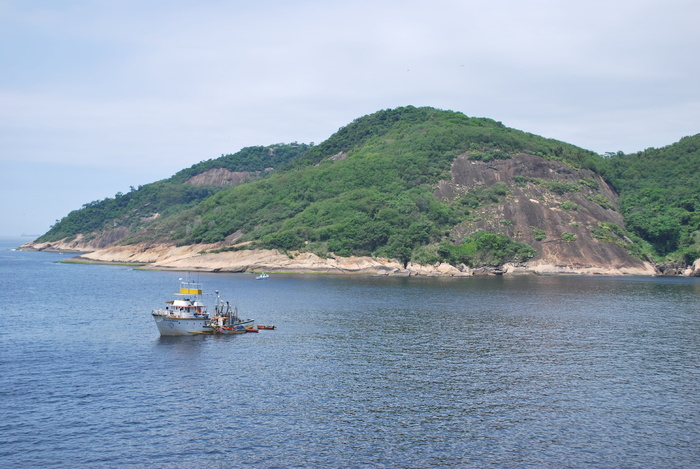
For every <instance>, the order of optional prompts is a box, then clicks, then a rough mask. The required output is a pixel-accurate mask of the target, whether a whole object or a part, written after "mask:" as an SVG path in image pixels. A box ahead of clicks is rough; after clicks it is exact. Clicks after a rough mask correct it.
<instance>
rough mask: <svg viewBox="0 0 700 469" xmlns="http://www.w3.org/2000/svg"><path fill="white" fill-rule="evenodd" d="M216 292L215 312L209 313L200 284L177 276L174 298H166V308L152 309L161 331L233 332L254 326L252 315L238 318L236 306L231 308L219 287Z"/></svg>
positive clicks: (174, 333) (165, 333)
mask: <svg viewBox="0 0 700 469" xmlns="http://www.w3.org/2000/svg"><path fill="white" fill-rule="evenodd" d="M215 293H216V303H215V306H214V314H213V316H210V315H209V312H208V310H207V306H206V305H205V304H204V301H203V291H202V286H201V284H199V283H196V282H191V281H189V280H183V279H180V290H179V292H178V293H176V294H175V299H174V300H170V301H166V304H167V306H166V307H165V309H158V310H153V311H152V312H151V315H152V316H153V319H154V320H155V321H156V326H158V331H159V332H160V335H162V336H183V335H196V334H234V333H239V332H246V329H248V328H252V327H255V324H254V322H253V320H252V319H243V320H242V319H240V318H239V317H238V309H237V308H236V309H231V304H230V303H229V302H228V301H227V302H226V303H224V302H223V301H222V300H221V298H220V297H219V292H218V290H217V291H215Z"/></svg>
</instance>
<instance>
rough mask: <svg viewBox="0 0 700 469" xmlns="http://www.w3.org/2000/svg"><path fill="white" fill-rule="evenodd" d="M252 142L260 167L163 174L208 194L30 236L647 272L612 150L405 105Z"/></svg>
mask: <svg viewBox="0 0 700 469" xmlns="http://www.w3.org/2000/svg"><path fill="white" fill-rule="evenodd" d="M259 148H261V149H262V150H259V151H257V153H255V154H256V155H257V156H256V158H255V160H256V165H257V166H254V167H252V166H243V165H241V164H240V163H241V162H242V161H243V160H245V158H244V156H246V154H247V153H246V154H242V155H241V157H240V158H236V156H235V155H233V156H231V155H229V156H228V157H227V162H226V164H225V165H224V164H222V163H221V162H219V159H217V160H210V161H209V162H205V163H206V164H204V163H201V164H200V165H199V166H198V165H195V166H193V167H192V168H190V170H185V171H183V172H181V173H182V174H181V173H178V175H176V176H177V177H174V178H173V179H171V180H169V185H168V186H167V188H168V190H170V191H173V190H175V191H177V190H182V187H183V186H188V187H189V188H199V189H207V190H210V191H212V193H211V195H208V196H206V197H203V198H201V199H197V200H192V201H189V202H188V203H187V204H179V205H177V206H176V205H172V204H171V205H170V206H167V207H166V210H163V211H160V210H155V209H154V207H153V206H152V205H158V204H152V203H151V202H150V200H149V197H146V195H147V194H146V192H145V191H144V189H143V188H139V189H138V190H136V191H134V192H135V194H134V195H133V196H132V197H133V199H134V200H139V203H140V205H138V206H134V205H133V204H132V206H131V208H130V210H131V211H132V212H130V213H129V212H128V211H126V212H122V213H123V214H122V218H119V219H114V220H109V219H108V220H107V223H105V222H104V220H103V223H102V227H101V228H98V229H94V230H91V231H88V230H84V231H81V232H78V233H75V232H74V233H72V234H71V235H70V236H64V237H62V238H61V237H60V234H61V233H63V232H65V230H64V228H65V227H64V226H62V225H64V223H63V221H62V222H61V223H59V224H58V227H54V228H57V229H53V228H52V232H49V233H47V235H45V236H44V237H42V238H40V239H39V240H37V242H36V243H34V245H33V246H34V247H36V248H39V249H42V248H47V247H49V246H51V247H54V248H56V247H60V248H64V249H65V248H66V247H71V248H73V249H76V250H88V251H93V250H95V249H97V248H100V247H102V248H109V250H108V251H103V253H106V252H109V253H110V254H104V256H102V257H101V255H100V254H99V253H95V254H94V255H93V257H94V258H96V259H97V258H99V259H101V260H124V259H127V258H128V259H129V260H130V261H138V262H141V261H144V262H156V263H157V262H158V260H157V259H154V258H153V256H151V255H150V254H149V253H152V252H156V251H157V250H159V252H163V250H162V249H161V248H158V249H156V248H157V247H158V246H160V247H163V246H171V247H172V248H173V249H175V247H176V246H182V247H183V248H184V247H186V246H192V248H188V250H189V252H191V251H192V249H195V250H196V252H198V253H199V258H200V259H199V261H203V259H204V258H205V257H206V258H207V262H206V265H207V267H206V268H207V269H211V270H216V269H217V268H219V269H221V268H224V269H226V268H227V267H226V266H219V267H216V266H215V264H216V261H214V260H213V259H215V258H216V257H217V256H218V258H219V259H223V258H224V257H225V256H228V257H227V258H228V259H229V260H228V261H223V260H221V261H220V262H229V263H231V262H233V261H232V260H231V258H232V256H234V255H235V256H238V258H243V257H245V258H246V259H247V260H246V261H245V262H244V263H243V264H245V265H242V264H236V266H235V267H232V266H231V265H229V267H228V268H230V269H231V270H237V269H238V270H241V269H243V270H247V269H253V268H255V266H256V265H259V264H256V263H255V261H254V257H255V255H254V254H251V253H253V252H259V253H268V254H265V255H266V256H267V258H268V259H269V258H270V257H269V253H270V252H278V253H281V254H282V256H284V257H286V258H287V259H301V258H302V257H303V258H305V259H312V258H313V262H314V263H316V264H315V265H317V267H318V270H319V271H324V268H323V267H321V265H322V264H323V263H324V262H325V263H331V264H332V263H333V262H335V263H338V261H339V260H340V259H343V258H357V257H358V256H360V257H364V258H367V259H374V260H375V261H376V262H380V263H381V264H382V265H386V264H387V262H395V264H392V265H394V267H392V268H391V269H389V270H392V271H397V270H403V271H408V270H410V269H411V268H412V269H414V271H417V270H420V269H426V268H428V270H430V268H434V269H439V268H440V267H439V266H448V265H449V266H451V267H450V269H453V270H452V272H453V273H454V272H467V271H469V272H472V271H474V270H475V269H480V268H484V267H486V268H487V270H491V271H494V270H495V271H497V270H499V269H503V268H504V266H506V265H510V266H511V267H508V268H509V269H511V270H512V269H516V268H515V267H512V266H520V267H518V268H520V269H524V270H535V271H554V272H599V273H626V272H627V273H650V272H652V271H653V270H652V269H651V267H650V265H649V263H648V262H646V260H647V258H648V257H647V256H648V254H649V245H648V244H645V243H644V242H643V241H642V240H641V239H640V238H637V237H635V236H633V235H632V234H630V233H628V232H627V231H626V230H625V222H624V219H623V217H622V215H621V213H620V211H619V210H618V203H617V196H616V194H615V192H614V191H613V190H612V189H611V187H610V186H609V185H608V184H606V182H605V181H604V179H603V177H601V174H606V172H609V171H610V162H609V160H606V159H604V158H601V157H600V156H598V155H596V154H594V153H592V152H589V151H586V150H582V149H580V148H577V147H574V146H572V145H569V144H566V143H563V142H558V141H555V140H551V139H546V138H543V137H539V136H536V135H533V134H528V133H526V132H522V131H518V130H515V129H509V128H507V127H505V126H503V125H502V124H501V123H499V122H496V121H493V120H491V119H483V118H470V117H467V116H465V115H463V114H460V113H456V112H451V111H441V110H437V109H432V108H414V107H410V106H409V107H405V108H398V109H394V110H384V111H379V112H377V113H374V114H371V115H369V116H365V117H362V118H359V119H356V120H355V121H353V122H352V123H351V124H349V125H348V126H346V127H343V128H341V129H340V130H339V131H338V132H337V133H336V134H334V135H333V136H331V137H330V138H329V139H328V140H326V141H325V142H323V143H321V144H320V145H317V146H314V147H309V146H302V145H299V144H293V145H290V146H279V148H284V149H285V151H287V157H285V158H284V159H283V161H277V162H276V164H269V163H268V161H269V160H268V158H269V157H271V156H273V155H274V154H275V152H276V151H277V149H276V148H278V147H276V148H274V149H271V150H270V149H264V148H263V147H259ZM266 152H267V153H266ZM272 167H274V170H271V168H272ZM244 171H248V172H247V173H244ZM224 184H231V185H232V186H228V187H227V186H224ZM144 187H145V186H144ZM149 190H151V191H153V190H154V188H152V187H149ZM188 190H192V189H188ZM142 191H143V192H142ZM154 194H155V195H156V196H158V197H156V198H159V199H158V200H167V197H166V196H165V195H164V193H163V192H160V191H154ZM137 196H138V197H137ZM110 203H111V202H110ZM161 205H162V204H161ZM87 208H90V207H85V208H84V209H83V210H86V209H87ZM80 212H81V211H77V213H80ZM71 215H74V214H71ZM137 217H138V218H137ZM68 218H71V216H69V217H67V219H68ZM73 218H74V217H73ZM110 221H111V222H112V223H111V224H110V223H109V222H110ZM96 240H99V242H96ZM117 245H119V246H117ZM243 250H245V251H247V252H245V253H243V252H242V251H243ZM117 251H119V252H120V253H121V254H117V253H116V252H117ZM168 252H170V253H172V252H174V251H173V250H172V249H170V250H169V251H168ZM261 255H262V254H261ZM109 256H113V258H112V259H109ZM251 256H252V257H251ZM144 259H146V260H144ZM188 259H189V261H187V262H190V266H192V265H194V264H192V263H195V264H196V262H195V261H194V259H193V256H189V257H188ZM251 259H253V260H252V261H251ZM279 259H280V258H278V263H284V264H286V265H288V264H289V263H288V262H286V261H285V262H282V261H280V260H279ZM381 259H386V260H384V261H380V260H381ZM642 259H643V260H642ZM161 260H162V256H161ZM390 260H393V261H390ZM199 261H197V262H199ZM236 262H238V261H236ZM266 265H267V267H274V265H273V266H270V265H269V264H266ZM396 266H398V267H396ZM418 266H424V267H420V268H419V267H418ZM430 266H432V267H430ZM180 267H181V268H185V267H186V266H185V265H182V264H181V265H180ZM298 267H299V266H297V268H298ZM288 268H289V269H293V268H294V266H292V265H288ZM266 270H271V269H266ZM298 270H304V269H298ZM307 270H308V269H307ZM380 270H381V271H382V272H384V271H386V269H383V270H382V269H380ZM516 270H517V269H516Z"/></svg>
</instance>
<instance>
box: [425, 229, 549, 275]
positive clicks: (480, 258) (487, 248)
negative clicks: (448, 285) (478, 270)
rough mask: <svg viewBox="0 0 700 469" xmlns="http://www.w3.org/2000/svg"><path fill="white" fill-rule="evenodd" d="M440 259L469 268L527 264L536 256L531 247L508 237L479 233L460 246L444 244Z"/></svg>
mask: <svg viewBox="0 0 700 469" xmlns="http://www.w3.org/2000/svg"><path fill="white" fill-rule="evenodd" d="M438 254H439V255H440V257H441V258H442V259H444V260H446V261H447V262H449V263H450V264H452V265H457V264H466V265H468V266H469V267H479V266H483V265H488V266H501V265H503V264H505V263H507V262H516V263H517V262H525V261H527V260H529V259H531V258H533V257H534V256H535V255H537V251H535V250H534V249H533V248H532V247H531V246H530V245H528V244H525V243H518V242H515V241H512V240H511V239H509V238H507V237H506V236H502V235H497V234H493V233H487V232H485V231H478V232H476V233H474V234H472V235H471V236H469V237H468V238H467V239H466V240H464V242H463V243H462V244H461V245H459V246H454V245H452V244H451V243H448V242H443V243H442V244H441V245H440V248H439V249H438Z"/></svg>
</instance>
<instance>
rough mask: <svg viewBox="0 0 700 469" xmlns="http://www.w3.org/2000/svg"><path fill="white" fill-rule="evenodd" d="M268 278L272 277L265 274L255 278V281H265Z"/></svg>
mask: <svg viewBox="0 0 700 469" xmlns="http://www.w3.org/2000/svg"><path fill="white" fill-rule="evenodd" d="M266 278H270V276H269V275H267V274H266V273H265V272H263V273H262V274H260V275H258V276H257V277H255V280H265V279H266Z"/></svg>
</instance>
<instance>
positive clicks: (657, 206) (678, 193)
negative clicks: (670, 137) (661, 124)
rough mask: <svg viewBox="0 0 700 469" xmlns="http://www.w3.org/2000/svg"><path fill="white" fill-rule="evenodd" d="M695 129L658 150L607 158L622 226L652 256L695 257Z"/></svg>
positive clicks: (698, 144) (699, 231) (698, 161)
mask: <svg viewBox="0 0 700 469" xmlns="http://www.w3.org/2000/svg"><path fill="white" fill-rule="evenodd" d="M698 168H700V134H698V135H694V136H692V137H685V138H683V139H681V140H680V141H679V142H677V143H675V144H673V145H670V146H667V147H664V148H660V149H656V148H649V149H647V150H644V151H641V152H638V153H633V154H629V155H622V154H617V155H614V156H612V157H611V158H610V171H609V173H608V177H609V179H610V180H611V182H612V183H613V185H614V187H615V189H616V190H617V191H618V192H619V193H620V199H619V203H620V209H621V212H622V214H623V215H624V217H625V222H626V224H627V228H628V229H629V230H630V231H631V232H632V233H634V234H635V235H637V236H639V237H640V238H642V239H644V240H645V241H647V242H648V243H650V245H651V246H652V247H653V249H654V252H655V257H657V259H662V258H664V257H665V258H666V259H669V260H673V261H677V262H684V263H686V264H688V263H690V262H692V261H694V260H695V259H697V258H700V242H699V241H700V178H698Z"/></svg>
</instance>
